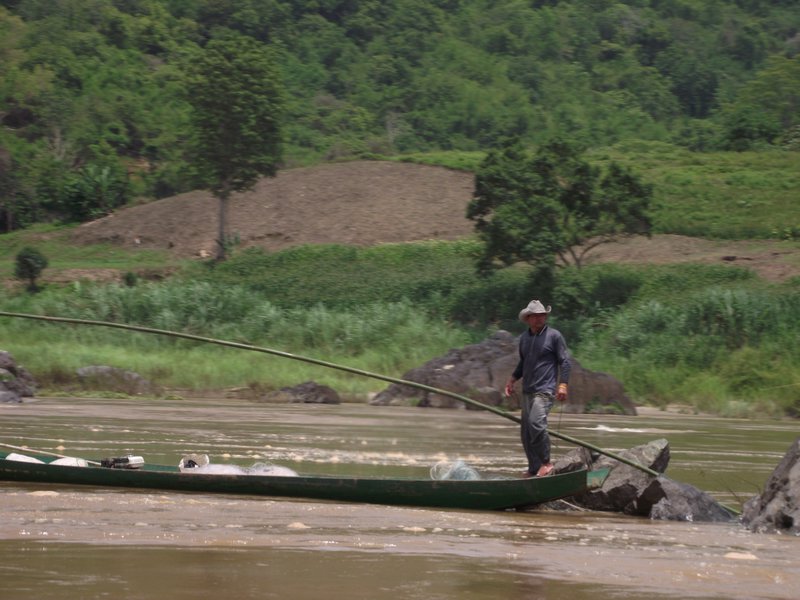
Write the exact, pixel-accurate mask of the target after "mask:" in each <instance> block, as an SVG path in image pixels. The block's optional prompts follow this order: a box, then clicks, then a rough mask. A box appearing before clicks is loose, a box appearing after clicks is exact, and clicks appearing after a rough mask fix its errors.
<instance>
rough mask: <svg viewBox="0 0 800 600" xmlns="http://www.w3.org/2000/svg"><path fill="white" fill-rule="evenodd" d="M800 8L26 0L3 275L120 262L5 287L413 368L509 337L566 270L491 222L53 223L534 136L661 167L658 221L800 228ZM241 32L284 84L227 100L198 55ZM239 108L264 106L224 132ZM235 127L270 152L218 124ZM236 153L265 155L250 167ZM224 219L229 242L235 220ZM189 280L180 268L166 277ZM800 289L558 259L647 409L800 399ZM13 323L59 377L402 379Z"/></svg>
mask: <svg viewBox="0 0 800 600" xmlns="http://www.w3.org/2000/svg"><path fill="white" fill-rule="evenodd" d="M795 4H796V2H794V0H782V1H773V2H762V1H756V0H754V1H748V2H743V1H739V0H714V1H710V2H709V1H700V0H668V1H661V2H646V1H641V2H632V1H631V2H625V1H622V2H618V1H611V0H580V1H578V0H562V1H559V2H544V1H538V0H537V1H534V2H527V3H520V2H515V1H514V0H501V1H497V2H485V1H483V0H461V1H459V2H453V1H450V0H436V1H426V2H423V1H421V0H400V1H398V2H391V3H387V2H383V3H381V2H343V1H339V0H332V1H328V2H308V1H305V0H276V1H274V2H253V1H252V0H226V1H225V2H221V1H219V0H192V1H188V0H132V1H129V2H128V1H126V2H120V1H117V0H61V1H59V2H57V3H53V2H51V1H50V0H6V1H0V230H2V231H5V232H8V233H4V234H3V235H2V236H0V277H2V278H3V279H4V280H8V279H10V278H11V277H13V276H14V271H15V269H14V260H15V258H16V257H17V256H18V255H19V254H20V252H21V251H22V250H23V249H24V248H26V247H30V248H32V249H35V250H36V251H37V252H39V253H41V255H43V256H46V257H48V261H49V266H48V273H49V272H55V273H60V274H63V273H65V272H66V271H68V270H71V269H75V270H81V269H87V270H99V269H109V270H113V271H114V273H115V275H114V276H115V279H116V280H118V281H119V283H114V284H101V283H88V282H85V281H81V282H79V283H71V284H67V285H63V286H58V285H56V284H53V283H51V284H49V285H45V286H43V288H44V289H43V290H42V291H41V292H40V293H38V294H36V295H30V294H27V293H25V291H24V290H21V289H16V288H10V287H8V288H6V287H4V288H0V306H1V307H2V308H3V309H4V310H10V311H18V312H41V313H51V314H59V315H64V316H74V317H81V318H93V319H109V320H118V321H126V322H132V323H139V324H143V325H150V326H154V327H160V328H166V329H180V330H183V331H191V332H194V333H198V334H201V335H207V336H214V337H221V338H226V339H233V340H238V341H244V342H249V343H253V344H257V345H264V346H269V347H277V348H280V349H282V350H286V351H292V352H296V353H298V354H311V355H313V356H315V357H318V358H322V359H326V360H330V361H333V362H343V363H346V364H348V365H350V366H353V367H357V368H362V369H365V370H369V371H376V372H379V373H386V374H389V375H394V376H400V375H402V373H403V372H405V371H406V370H407V369H409V368H412V367H415V366H418V365H419V364H420V363H422V362H424V361H425V360H428V359H430V358H433V357H435V356H439V355H441V354H442V353H444V352H446V351H447V350H448V349H450V348H452V347H457V346H461V345H463V344H466V343H469V342H472V341H477V340H479V339H482V338H483V337H484V336H485V335H486V334H487V333H489V332H491V331H492V330H494V329H495V328H498V327H503V328H507V329H510V330H513V331H518V330H519V329H518V328H519V324H518V323H516V322H515V319H514V316H515V315H516V313H517V311H518V309H519V307H520V306H523V305H524V304H525V303H527V302H528V300H529V299H530V297H532V295H533V293H534V291H539V290H540V289H541V288H538V287H537V288H532V268H531V266H530V265H527V264H514V265H513V266H511V267H509V268H506V269H502V270H500V271H497V272H494V273H491V274H489V275H487V276H485V277H479V276H478V275H477V274H476V270H475V262H476V259H477V258H478V257H480V256H481V254H482V253H484V252H485V248H484V247H483V246H482V245H481V243H480V242H479V241H478V240H476V239H473V240H465V241H460V242H447V243H445V242H429V243H419V244H397V245H387V246H380V247H375V248H350V247H343V246H319V247H301V248H293V249H290V250H286V251H283V252H279V253H274V254H270V253H266V252H262V251H256V250H248V251H243V252H238V253H237V252H233V255H232V256H231V258H230V260H228V261H227V262H224V263H220V264H216V265H211V264H191V265H186V264H177V263H175V262H173V259H171V258H170V257H169V256H168V255H167V254H166V253H160V252H143V251H137V252H135V253H133V252H127V251H124V250H122V249H120V248H116V247H113V246H110V245H104V246H88V247H86V246H77V245H73V244H71V243H70V238H69V235H70V232H71V230H70V229H69V227H63V226H56V225H48V224H47V223H76V222H82V221H85V220H89V219H94V218H97V217H98V216H102V215H104V214H108V213H109V212H111V211H113V210H115V209H117V208H119V207H120V206H122V205H124V204H126V203H130V202H132V201H134V199H135V201H136V202H147V201H149V200H150V199H152V198H161V197H166V196H170V195H173V194H176V193H178V192H183V191H188V190H190V189H193V188H194V187H195V185H196V184H197V182H198V178H199V176H200V175H202V176H203V177H202V179H203V185H206V186H208V187H210V188H212V189H215V191H217V192H219V193H220V194H222V195H223V196H224V194H225V190H226V189H228V188H230V189H245V187H246V186H244V187H242V188H237V187H236V186H237V185H238V184H239V183H243V184H246V183H248V182H250V181H252V178H251V175H254V173H261V174H264V173H266V174H268V175H269V174H272V173H273V170H274V168H276V167H278V166H281V167H291V166H297V165H310V164H315V163H318V162H321V161H330V160H346V159H351V158H382V159H389V160H404V161H414V162H419V163H422V164H433V165H441V166H446V167H448V168H453V169H461V170H466V171H471V172H479V171H480V169H481V165H483V164H484V160H485V159H486V157H487V155H489V154H490V152H491V151H492V149H497V148H501V147H503V146H505V145H506V144H507V142H508V140H510V139H513V140H517V141H519V143H520V146H521V147H522V148H525V151H526V152H528V151H530V152H536V151H538V149H540V148H541V147H543V146H545V145H546V143H547V142H548V141H550V140H553V139H556V138H559V139H564V140H568V141H569V142H570V143H574V144H576V145H578V146H580V147H581V148H586V149H587V150H586V153H585V154H584V155H583V158H584V159H585V160H586V163H588V165H589V166H590V167H591V169H594V170H596V171H597V172H599V173H609V172H612V171H613V172H615V173H618V174H626V173H633V174H635V177H634V178H632V179H630V180H629V181H634V180H635V183H636V184H637V185H638V184H639V183H640V182H641V183H642V184H644V186H646V187H647V188H650V187H652V194H653V195H652V199H651V200H649V212H648V215H647V216H648V218H649V220H650V221H651V223H652V231H653V232H654V233H675V234H684V235H690V236H697V237H706V238H716V239H753V240H756V239H773V240H784V241H785V242H784V243H786V244H792V247H793V248H794V247H796V244H797V243H798V240H800V220H798V211H797V190H798V189H800V152H798V151H797V150H799V149H800V112H798V104H797V90H798V89H800V58H798V54H800V45H799V43H798V36H797V31H798V30H800V12H798V11H797V10H796V7H795ZM227 43H231V44H234V45H237V47H240V48H241V49H244V51H245V53H246V54H248V55H250V56H255V57H258V58H257V59H256V60H255V61H252V60H249V61H246V62H247V63H248V64H247V65H241V64H240V66H242V67H243V68H245V67H247V68H249V66H248V65H251V64H252V66H253V68H255V67H256V66H259V68H260V67H263V69H260V71H259V72H260V73H261V74H262V75H264V77H257V78H255V79H254V80H251V81H250V82H249V83H251V84H253V85H256V84H258V85H256V87H257V88H258V89H256V93H255V96H251V95H249V94H250V92H252V91H253V90H252V89H251V88H250V87H249V86H248V85H241V86H240V85H237V83H238V84H240V83H243V80H242V78H241V77H238V75H240V73H238V74H237V73H236V72H235V70H234V71H231V70H230V69H227V67H225V68H223V69H222V70H223V73H222V74H224V75H231V80H230V81H229V82H228V83H230V84H231V85H232V89H236V90H237V92H236V93H235V94H233V95H231V96H229V97H228V98H229V101H228V102H227V104H225V105H224V106H220V105H219V104H213V101H215V99H217V98H218V97H221V96H222V95H220V94H217V93H216V92H214V93H208V92H207V90H208V86H211V88H212V89H213V90H216V89H218V88H216V87H214V86H218V85H221V84H222V83H223V81H224V80H225V78H223V77H213V78H209V77H207V74H208V72H209V71H208V70H206V71H204V70H203V69H200V68H199V67H201V66H203V62H202V61H199V60H198V58H199V57H202V56H205V57H206V58H208V57H210V56H211V55H212V54H213V53H214V52H215V49H217V50H220V49H221V48H223V47H224V46H225V45H226V44H227ZM216 58H217V59H219V58H220V56H219V55H217V56H216ZM229 58H230V57H229ZM262 59H263V61H262ZM233 62H235V61H233ZM227 64H228V65H229V66H230V64H231V63H230V61H229V62H228V63H227ZM205 66H206V67H208V68H209V69H210V70H211V71H214V69H217V70H218V69H219V61H210V62H209V63H208V64H206V65H205ZM187 73H188V74H190V76H189V77H187ZM244 83H248V82H246V81H245V82H244ZM262 84H263V85H262ZM283 87H285V94H284V93H282V92H281V88H283ZM254 98H255V99H256V100H258V101H259V102H263V104H259V102H257V103H256V104H254V103H253V102H252V101H253V99H254ZM206 100H208V101H210V102H212V104H205V102H204V101H206ZM240 101H241V102H240ZM237 106H238V107H242V106H248V107H251V108H259V110H258V111H256V113H257V114H256V113H252V112H251V113H247V111H246V110H230V109H232V108H235V107H237ZM279 108H280V109H284V110H279ZM245 113H247V114H245ZM279 114H280V115H281V117H280V118H276V116H277V115H279ZM228 116H231V117H232V118H237V119H239V118H240V117H241V119H240V120H238V121H236V122H235V123H234V124H233V125H232V126H229V127H227V128H222V130H215V129H214V127H215V124H217V123H221V122H222V121H223V120H224V119H225V118H227V117H228ZM262 117H265V118H262ZM253 119H255V120H253ZM255 121H258V122H259V124H256V123H255ZM198 125H199V126H198ZM229 130H231V131H232V130H236V131H237V135H236V139H237V140H241V141H243V143H244V142H246V148H244V150H245V151H244V152H230V148H228V145H229V144H228V142H225V141H224V140H221V138H214V137H212V136H211V134H214V133H222V134H224V133H226V132H227V133H230V131H229ZM203 131H205V133H206V134H208V135H209V137H207V138H206V139H205V141H206V142H207V143H206V144H205V145H203V144H202V143H201V144H198V141H203V139H202V135H201V134H202V132H203ZM280 141H283V142H284V146H283V148H282V153H280V152H278V147H277V145H278V143H279V142H280ZM198 150H200V152H198ZM220 150H221V151H222V154H219V153H218V151H220ZM215 152H217V153H216V154H215ZM281 156H283V164H278V160H279V159H280V158H281ZM237 157H238V158H242V157H244V158H245V159H247V158H248V157H249V158H253V157H255V159H256V160H255V162H254V163H248V162H247V161H246V160H245V162H244V163H241V162H240V163H236V164H233V165H231V164H228V163H225V160H227V159H228V158H237ZM614 165H618V166H619V170H617V169H618V167H617V166H614ZM254 166H255V167H256V168H253V169H251V167H254ZM240 167H244V169H240ZM228 175H230V176H231V177H233V178H234V179H235V181H233V180H226V176H228ZM642 189H645V187H642ZM220 197H222V196H220ZM209 218H213V215H209ZM222 224H224V221H223V222H222ZM25 228H26V229H25ZM220 240H221V242H223V249H228V248H229V247H228V246H227V245H226V244H225V242H226V241H227V240H226V237H225V233H224V227H223V231H222V233H221V234H220ZM573 241H574V240H573ZM548 248H549V250H557V249H558V248H554V247H548ZM562 249H563V248H562ZM520 257H522V258H525V257H524V256H521V255H518V256H515V257H514V258H520ZM506 262H507V263H511V262H514V261H511V260H509V261H506ZM164 273H174V276H172V277H171V278H170V279H168V280H167V281H165V282H163V283H153V282H150V281H148V280H149V279H152V278H153V277H151V276H156V275H158V276H163V274H164ZM120 274H123V275H120ZM67 278H68V279H71V280H80V279H81V277H80V275H79V274H78V275H75V274H70V275H69V276H68V277H67ZM31 283H32V282H31ZM799 287H800V281H797V280H795V281H790V282H787V283H784V284H781V285H777V284H768V283H766V282H765V281H762V280H759V279H758V278H756V277H755V276H754V275H752V274H751V273H750V272H748V271H745V270H743V269H738V268H735V267H732V266H724V267H723V266H715V267H712V266H698V265H693V266H653V265H651V266H648V267H646V268H644V267H641V268H640V267H628V266H621V265H585V266H584V267H583V268H581V269H577V268H574V267H566V268H563V269H559V270H558V271H557V273H556V274H555V276H554V277H552V280H551V281H550V282H549V287H548V288H547V289H548V290H549V292H548V293H549V295H550V298H543V299H545V300H547V301H548V302H550V303H552V304H553V305H555V306H556V307H557V318H556V324H557V326H558V327H559V328H561V329H562V330H563V331H564V332H565V334H566V335H567V337H568V339H569V341H570V345H571V347H572V349H573V351H574V353H575V355H576V356H577V357H578V358H579V360H581V362H582V363H583V364H584V365H585V366H587V367H589V368H592V369H598V370H603V371H606V372H609V373H611V374H613V375H615V376H617V377H619V378H620V379H621V380H622V381H623V382H624V383H625V385H626V387H627V389H628V391H629V392H630V393H631V395H632V396H633V397H634V398H635V400H636V401H639V402H648V403H651V404H655V405H659V406H661V405H664V404H667V403H670V402H675V401H677V402H683V403H691V404H692V405H694V406H695V407H696V408H697V409H699V410H710V411H714V412H717V413H720V414H729V415H746V414H752V413H753V412H755V411H762V412H766V413H768V414H773V415H784V414H789V415H795V416H796V415H799V414H800V401H799V400H798V397H799V396H798V389H799V387H798V383H800V367H798V366H797V365H800V355H799V354H798V353H799V352H800V350H799V349H798V348H799V347H798V344H797V343H796V340H797V339H800V331H798V329H799V328H800V314H799V312H800V309H798V300H797V298H798V297H800V294H798V292H800V290H799V289H798V288H799ZM0 340H4V341H6V342H5V343H9V342H7V340H12V341H13V347H11V348H9V349H10V350H12V351H13V353H14V355H15V356H16V357H17V358H18V359H19V360H21V361H22V362H24V363H25V364H26V365H27V366H28V367H29V368H31V369H32V370H33V371H34V372H35V374H36V376H37V378H39V379H40V381H42V382H43V383H44V384H45V385H47V386H52V387H53V388H57V387H59V386H63V385H68V384H69V383H70V381H71V380H72V378H73V377H74V376H73V375H72V373H73V372H74V369H75V368H76V367H78V366H83V365H86V364H93V363H94V364H96V363H103V364H111V365H114V366H119V367H123V368H126V369H133V370H136V371H139V372H141V373H142V374H143V375H145V376H147V377H151V378H153V379H155V380H157V381H159V382H160V383H163V384H165V385H168V386H176V387H192V388H220V387H229V386H236V387H241V386H250V387H253V388H254V389H263V388H271V387H278V386H281V385H289V384H294V383H297V382H298V381H302V380H305V379H315V380H317V381H319V382H321V383H326V384H328V385H331V386H332V387H334V388H336V389H337V390H339V391H340V392H341V393H343V394H345V395H347V394H352V395H353V396H354V397H359V398H363V395H364V394H365V393H367V392H371V391H375V390H377V389H381V388H382V387H383V384H381V383H378V382H373V381H369V380H365V379H360V378H355V377H352V376H342V375H340V374H338V373H336V372H327V371H325V370H320V369H319V368H318V367H317V368H315V367H310V366H307V365H303V364H301V363H294V362H292V361H286V360H282V359H278V358H275V357H264V356H260V355H249V354H248V353H242V352H240V351H238V352H237V351H235V350H225V351H220V350H219V349H218V348H203V347H200V346H198V345H197V344H190V343H188V342H186V341H177V342H176V341H171V340H167V339H159V338H157V337H154V336H145V335H131V334H127V333H120V332H113V331H105V330H101V329H98V328H88V327H83V328H78V327H69V326H63V325H48V324H31V323H28V322H21V321H14V320H10V319H0Z"/></svg>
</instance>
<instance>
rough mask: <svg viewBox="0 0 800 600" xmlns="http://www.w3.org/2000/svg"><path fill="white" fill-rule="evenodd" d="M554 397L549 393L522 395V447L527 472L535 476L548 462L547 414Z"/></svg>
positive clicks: (551, 406)
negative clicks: (526, 460) (526, 458)
mask: <svg viewBox="0 0 800 600" xmlns="http://www.w3.org/2000/svg"><path fill="white" fill-rule="evenodd" d="M554 401H555V396H553V394H551V393H550V392H536V393H535V394H523V395H522V427H521V437H522V447H523V448H524V449H525V455H526V456H527V457H528V472H529V473H531V474H532V475H536V473H537V471H539V467H541V466H542V465H545V464H547V463H549V462H550V436H549V435H548V434H547V414H548V413H549V412H550V409H551V408H553V402H554Z"/></svg>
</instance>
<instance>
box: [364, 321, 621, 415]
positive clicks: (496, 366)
mask: <svg viewBox="0 0 800 600" xmlns="http://www.w3.org/2000/svg"><path fill="white" fill-rule="evenodd" d="M517 347H518V338H517V337H516V336H514V335H512V334H511V333H509V332H507V331H502V330H500V331H497V332H496V333H494V334H493V335H492V336H491V337H489V338H487V339H485V340H483V341H482V342H479V343H477V344H471V345H468V346H465V347H463V348H459V349H453V350H450V351H449V352H448V353H447V354H446V355H444V356H442V357H439V358H434V359H432V360H430V361H428V362H427V363H425V364H424V365H422V366H420V367H417V368H415V369H412V370H410V371H408V372H407V373H405V374H404V375H403V377H402V379H406V380H409V381H414V382H416V383H421V384H423V385H426V386H428V387H433V388H437V389H442V390H446V391H448V392H453V393H456V394H459V395H461V396H466V397H467V398H470V399H472V400H476V401H478V402H481V403H483V404H489V405H491V406H504V407H505V408H508V409H512V410H514V409H518V408H519V404H518V399H517V400H513V399H512V400H507V399H505V398H503V396H502V390H503V387H504V386H505V382H506V380H507V379H508V376H509V375H510V374H511V372H512V371H513V370H514V367H515V366H516V364H517V361H518V358H519V356H518V354H517ZM569 389H570V393H569V400H568V401H567V402H566V403H565V404H564V406H563V410H564V412H567V413H584V412H586V411H587V410H589V411H592V412H617V413H625V414H630V415H635V414H636V408H635V407H634V405H633V403H632V402H631V401H630V399H629V398H628V397H627V396H626V395H625V392H624V389H623V386H622V384H621V383H620V382H619V381H617V380H616V379H614V378H613V377H611V376H610V375H608V374H605V373H596V372H593V371H589V370H586V369H584V368H583V367H582V366H581V365H580V363H578V361H576V360H574V359H573V367H572V375H571V376H570V386H569ZM517 396H518V395H517ZM370 404H374V405H401V406H420V407H429V408H464V407H465V406H466V405H465V403H463V402H461V401H459V400H458V399H456V398H452V397H450V396H446V395H443V394H437V393H435V392H431V391H428V390H423V389H419V388H416V387H412V386H408V385H400V384H392V385H390V386H389V387H388V388H386V389H385V390H383V391H381V392H380V393H379V394H377V395H376V396H375V398H373V399H372V400H371V401H370ZM467 408H469V406H467Z"/></svg>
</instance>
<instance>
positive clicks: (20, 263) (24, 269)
mask: <svg viewBox="0 0 800 600" xmlns="http://www.w3.org/2000/svg"><path fill="white" fill-rule="evenodd" d="M45 267H47V258H45V256H44V254H42V253H41V252H39V251H38V250H37V249H36V248H31V247H29V246H26V247H25V248H23V249H22V250H20V251H19V254H17V258H16V263H15V265H14V277H16V278H17V279H22V280H23V281H27V282H28V291H29V292H36V291H38V290H39V286H38V285H36V280H37V279H39V276H40V275H41V274H42V271H44V269H45Z"/></svg>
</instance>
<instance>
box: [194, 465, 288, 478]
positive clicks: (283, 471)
mask: <svg viewBox="0 0 800 600" xmlns="http://www.w3.org/2000/svg"><path fill="white" fill-rule="evenodd" d="M183 471H184V472H185V473H202V474H205V475H268V476H271V477H297V476H298V475H297V472H296V471H293V470H292V469H290V468H288V467H282V466H280V465H273V464H268V463H255V464H254V465H253V466H251V467H240V466H239V465H215V464H206V465H202V466H197V467H193V468H191V469H183Z"/></svg>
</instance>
